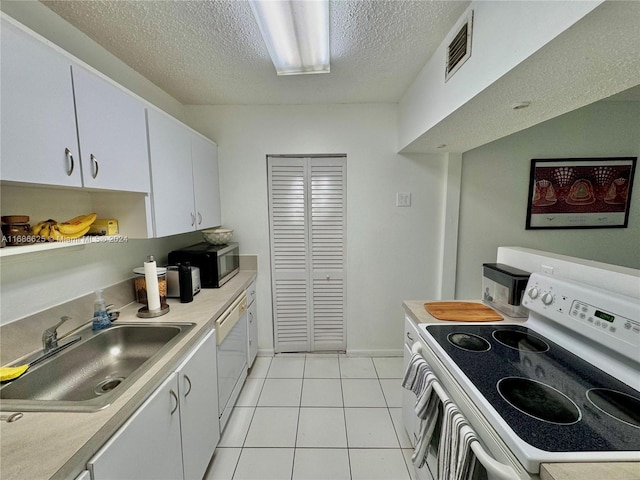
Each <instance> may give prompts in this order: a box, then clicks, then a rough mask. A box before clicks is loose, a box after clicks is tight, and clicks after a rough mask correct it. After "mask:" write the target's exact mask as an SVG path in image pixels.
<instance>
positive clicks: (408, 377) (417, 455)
mask: <svg viewBox="0 0 640 480" xmlns="http://www.w3.org/2000/svg"><path fill="white" fill-rule="evenodd" d="M436 381H437V380H436V376H435V375H434V374H433V372H432V371H431V367H429V364H428V363H427V362H426V361H425V359H424V358H422V355H420V354H417V353H415V354H414V355H413V356H412V357H411V360H410V361H409V365H408V366H407V371H406V372H405V375H404V379H403V381H402V386H403V387H404V388H406V389H407V390H411V391H412V392H413V393H415V394H416V406H415V412H416V416H417V417H418V418H419V419H420V432H419V434H418V441H417V442H416V448H415V449H414V451H413V456H412V457H411V461H412V462H413V464H414V465H415V466H416V467H418V468H421V467H422V466H423V465H424V463H425V461H426V458H427V455H426V453H427V447H428V446H429V443H430V442H431V437H432V435H433V431H434V430H435V426H436V421H437V420H438V403H439V399H438V395H436V394H435V392H434V391H433V384H434V383H435V382H436Z"/></svg>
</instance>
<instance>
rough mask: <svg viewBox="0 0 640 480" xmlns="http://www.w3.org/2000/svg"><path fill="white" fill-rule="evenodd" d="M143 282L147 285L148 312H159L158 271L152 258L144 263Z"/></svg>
mask: <svg viewBox="0 0 640 480" xmlns="http://www.w3.org/2000/svg"><path fill="white" fill-rule="evenodd" d="M144 280H145V283H146V284H147V308H149V311H150V312H156V311H158V310H160V290H159V289H158V269H157V267H156V261H155V260H154V258H153V256H149V258H148V259H147V261H146V262H144Z"/></svg>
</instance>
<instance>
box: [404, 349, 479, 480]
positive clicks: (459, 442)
mask: <svg viewBox="0 0 640 480" xmlns="http://www.w3.org/2000/svg"><path fill="white" fill-rule="evenodd" d="M437 383H438V380H437V378H436V376H435V375H434V373H433V371H432V370H431V367H430V366H429V364H428V363H427V362H426V360H425V359H424V358H423V357H422V355H420V354H418V353H416V354H414V355H413V356H412V357H411V360H410V361H409V365H408V366H407V370H406V372H405V375H404V379H403V381H402V386H403V387H404V388H406V389H408V390H411V391H412V392H413V393H415V394H416V405H415V412H416V416H417V417H418V418H420V420H421V422H420V433H419V436H418V441H417V443H416V447H415V450H414V452H413V456H412V457H411V461H412V462H413V464H414V465H415V466H416V467H418V468H421V467H423V466H424V463H425V461H426V453H427V447H428V446H429V443H430V442H431V437H432V436H433V432H434V430H435V425H436V422H437V419H438V405H439V404H440V398H439V397H438V395H437V393H436V392H435V391H434V388H433V386H434V384H437ZM441 428H442V429H441V432H440V442H439V446H438V477H437V480H471V478H472V477H473V473H474V467H475V464H476V462H475V454H474V453H473V451H472V450H471V443H472V442H474V441H476V440H477V437H476V435H475V433H474V431H473V430H472V429H471V427H469V425H468V423H467V421H466V419H465V418H464V416H463V415H462V414H461V413H460V410H458V407H457V406H456V405H455V404H454V403H453V402H452V401H451V400H449V399H448V398H447V399H445V400H444V401H442V427H441Z"/></svg>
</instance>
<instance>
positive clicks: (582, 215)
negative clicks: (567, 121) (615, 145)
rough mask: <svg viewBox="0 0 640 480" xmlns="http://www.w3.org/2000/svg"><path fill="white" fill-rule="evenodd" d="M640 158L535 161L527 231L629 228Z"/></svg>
mask: <svg viewBox="0 0 640 480" xmlns="http://www.w3.org/2000/svg"><path fill="white" fill-rule="evenodd" d="M637 159H638V157H605V158H544V159H540V158H534V159H532V160H531V171H530V176H529V190H528V195H529V198H528V202H527V221H526V229H527V230H536V229H572V228H626V227H627V224H628V221H629V208H630V205H631V193H632V188H633V178H634V174H635V168H636V162H637Z"/></svg>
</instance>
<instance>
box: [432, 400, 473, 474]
mask: <svg viewBox="0 0 640 480" xmlns="http://www.w3.org/2000/svg"><path fill="white" fill-rule="evenodd" d="M474 441H477V437H476V434H475V432H474V431H473V430H472V429H471V427H470V426H469V424H468V423H467V420H466V419H465V418H464V416H463V415H462V413H460V410H458V407H457V406H456V405H455V404H454V403H453V402H452V401H451V400H448V399H447V400H445V401H444V402H443V415H442V430H441V432H440V445H439V448H438V480H471V478H472V477H473V470H474V467H475V465H476V461H475V454H474V453H473V451H472V450H471V444H472V443H473V442H474Z"/></svg>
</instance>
